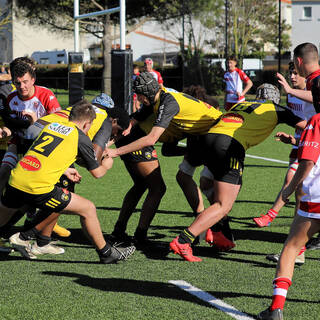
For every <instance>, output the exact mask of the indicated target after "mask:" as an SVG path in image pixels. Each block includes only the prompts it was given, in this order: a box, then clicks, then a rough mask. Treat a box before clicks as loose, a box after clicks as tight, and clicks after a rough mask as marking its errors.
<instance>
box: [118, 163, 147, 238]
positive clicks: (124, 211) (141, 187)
mask: <svg viewBox="0 0 320 320" xmlns="http://www.w3.org/2000/svg"><path fill="white" fill-rule="evenodd" d="M124 163H125V166H126V168H127V171H128V173H129V174H130V176H131V178H132V180H133V182H134V184H133V186H132V187H131V188H130V189H129V191H128V192H127V193H126V195H125V197H124V199H123V202H122V206H121V210H120V214H119V217H118V219H117V222H116V224H115V226H114V230H113V232H112V237H113V238H114V239H113V240H114V241H116V242H119V241H127V240H129V237H128V235H127V234H126V229H127V224H128V221H129V219H130V217H131V215H132V214H133V212H134V210H135V208H136V206H137V204H138V202H139V201H140V199H141V197H142V195H143V194H144V192H145V191H146V190H147V185H146V183H145V180H144V179H143V177H142V176H141V175H140V174H138V173H137V172H136V170H134V168H135V166H136V163H134V162H129V161H125V162H124Z"/></svg>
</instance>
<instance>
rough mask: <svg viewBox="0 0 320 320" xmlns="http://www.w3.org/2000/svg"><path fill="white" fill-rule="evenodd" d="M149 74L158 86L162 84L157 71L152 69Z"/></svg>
mask: <svg viewBox="0 0 320 320" xmlns="http://www.w3.org/2000/svg"><path fill="white" fill-rule="evenodd" d="M149 73H151V74H152V75H153V77H154V78H155V79H156V80H157V81H158V83H159V84H163V79H162V76H161V74H160V72H159V71H156V70H153V69H152V70H151V71H150V72H149Z"/></svg>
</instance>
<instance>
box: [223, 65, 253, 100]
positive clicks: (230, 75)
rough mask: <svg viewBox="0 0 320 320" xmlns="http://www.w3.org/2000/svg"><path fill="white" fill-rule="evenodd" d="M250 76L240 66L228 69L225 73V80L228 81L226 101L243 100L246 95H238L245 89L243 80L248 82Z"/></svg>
mask: <svg viewBox="0 0 320 320" xmlns="http://www.w3.org/2000/svg"><path fill="white" fill-rule="evenodd" d="M249 80H250V78H249V77H248V76H247V75H246V74H245V73H244V71H242V70H241V69H239V68H235V70H234V71H232V72H230V71H227V72H225V74H224V82H225V83H226V102H231V103H235V102H242V101H244V100H245V98H244V96H241V97H238V94H237V92H242V91H243V82H244V83H247V82H248V81H249Z"/></svg>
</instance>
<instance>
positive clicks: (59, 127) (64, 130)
mask: <svg viewBox="0 0 320 320" xmlns="http://www.w3.org/2000/svg"><path fill="white" fill-rule="evenodd" d="M48 129H49V130H51V131H54V132H57V133H60V134H62V135H64V136H68V135H69V134H70V133H71V132H72V131H73V129H74V128H71V127H67V126H64V125H63V124H60V123H56V122H53V123H51V124H50V125H49V127H48Z"/></svg>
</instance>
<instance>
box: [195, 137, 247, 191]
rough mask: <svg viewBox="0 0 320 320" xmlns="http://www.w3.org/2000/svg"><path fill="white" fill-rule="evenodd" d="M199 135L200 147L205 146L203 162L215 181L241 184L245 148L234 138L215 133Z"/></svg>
mask: <svg viewBox="0 0 320 320" xmlns="http://www.w3.org/2000/svg"><path fill="white" fill-rule="evenodd" d="M200 137H201V140H202V141H201V144H200V145H201V147H202V148H205V154H204V164H205V165H206V166H207V167H208V168H209V170H210V171H211V172H212V174H213V176H214V179H215V180H217V181H222V182H227V183H231V184H237V185H241V184H242V173H243V168H244V158H245V150H244V148H243V146H242V145H241V143H240V142H238V141H237V140H235V139H234V138H232V137H230V136H227V135H224V134H216V133H208V134H206V135H205V136H200Z"/></svg>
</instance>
